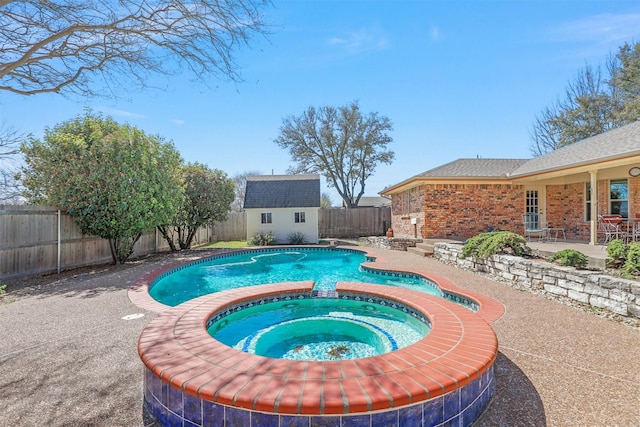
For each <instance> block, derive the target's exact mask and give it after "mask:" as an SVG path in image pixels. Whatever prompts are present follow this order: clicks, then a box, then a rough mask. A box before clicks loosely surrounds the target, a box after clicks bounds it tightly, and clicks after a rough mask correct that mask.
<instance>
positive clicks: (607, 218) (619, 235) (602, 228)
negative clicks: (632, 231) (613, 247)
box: [598, 215, 629, 246]
mask: <svg viewBox="0 0 640 427" xmlns="http://www.w3.org/2000/svg"><path fill="white" fill-rule="evenodd" d="M621 223H622V217H621V216H620V215H598V234H601V235H602V236H603V240H604V241H603V243H602V245H603V246H606V245H608V244H609V242H611V241H612V240H615V239H622V240H624V241H625V242H626V241H627V240H628V238H629V233H627V232H626V231H624V230H623V229H622V227H621Z"/></svg>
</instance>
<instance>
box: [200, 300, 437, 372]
mask: <svg viewBox="0 0 640 427" xmlns="http://www.w3.org/2000/svg"><path fill="white" fill-rule="evenodd" d="M207 330H208V332H209V334H210V335H211V336H213V337H214V338H215V339H217V340H218V341H220V342H223V343H225V344H227V345H228V346H230V347H234V348H237V349H238V350H242V351H245V352H248V353H253V354H257V355H260V356H265V357H273V358H280V359H290V360H316V361H321V360H343V359H358V358H362V357H371V356H376V355H379V354H383V353H387V352H390V351H395V350H397V349H399V348H402V347H406V346H408V345H411V344H413V343H414V342H416V341H418V340H420V339H422V338H423V337H424V336H425V335H426V334H427V333H428V332H429V326H428V325H427V324H426V323H424V322H422V321H420V320H418V319H416V318H415V317H413V316H411V315H410V314H408V313H405V312H403V311H401V310H399V309H397V308H392V307H389V306H388V305H384V306H383V305H381V304H376V303H370V302H365V301H354V300H341V299H334V298H312V299H303V300H295V299H294V300H290V301H279V302H272V303H267V304H258V305H255V306H253V307H250V308H244V309H243V310H240V311H237V312H234V313H231V314H229V315H227V316H225V317H223V318H222V319H220V320H217V321H215V322H213V323H212V324H210V325H209V326H208V328H207Z"/></svg>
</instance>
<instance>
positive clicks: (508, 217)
mask: <svg viewBox="0 0 640 427" xmlns="http://www.w3.org/2000/svg"><path fill="white" fill-rule="evenodd" d="M420 188H421V190H420V193H421V195H422V200H423V202H422V209H421V210H420V213H418V212H411V213H409V214H407V213H406V212H402V208H403V206H402V193H400V194H398V195H395V194H394V195H393V198H392V210H391V221H392V224H393V229H394V232H395V235H396V236H407V237H413V225H411V218H414V217H416V218H418V220H417V221H418V224H417V230H418V237H422V238H434V237H439V238H451V239H459V238H468V237H472V236H474V235H476V234H478V233H482V232H485V231H487V230H488V229H489V228H492V229H494V230H509V231H514V232H517V233H522V232H523V228H522V213H523V212H524V188H523V186H521V185H510V184H427V185H423V186H421V187H420ZM424 212H427V213H428V215H427V216H425V215H424Z"/></svg>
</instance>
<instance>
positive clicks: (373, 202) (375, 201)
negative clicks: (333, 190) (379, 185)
mask: <svg viewBox="0 0 640 427" xmlns="http://www.w3.org/2000/svg"><path fill="white" fill-rule="evenodd" d="M344 205H345V203H344V201H342V206H343V207H344ZM372 206H373V207H381V206H391V199H390V198H388V197H382V196H362V197H360V200H359V201H358V207H359V208H363V207H372Z"/></svg>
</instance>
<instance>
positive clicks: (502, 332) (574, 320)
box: [0, 247, 640, 426]
mask: <svg viewBox="0 0 640 427" xmlns="http://www.w3.org/2000/svg"><path fill="white" fill-rule="evenodd" d="M595 248H597V249H598V250H600V251H602V250H601V249H600V248H599V247H595ZM383 252H384V259H385V263H387V264H389V265H390V266H394V267H396V268H401V269H414V268H417V269H420V270H426V271H430V272H432V273H433V274H436V275H439V276H442V277H445V278H447V279H448V280H450V281H451V282H453V283H454V284H455V285H456V286H458V287H459V288H462V289H467V290H469V291H471V292H478V293H481V294H484V295H487V296H489V297H491V298H494V299H496V300H498V301H500V302H501V303H502V304H503V305H504V308H505V313H504V315H502V316H501V317H500V318H498V319H495V320H494V321H493V322H492V323H491V326H492V328H493V329H494V331H495V333H496V335H497V337H498V343H499V353H498V357H497V360H496V363H495V379H496V390H495V394H494V397H493V400H492V401H491V403H490V405H489V407H488V409H487V410H486V411H485V412H484V413H483V414H482V415H481V417H480V419H479V420H478V421H477V422H476V423H475V425H477V426H497V425H503V426H519V425H523V426H524V425H526V426H546V425H549V426H636V425H640V411H639V410H638V408H639V407H640V331H639V330H637V329H632V328H630V327H628V326H625V325H623V324H620V323H619V322H616V321H614V320H611V319H608V318H606V317H603V316H600V315H597V314H595V313H592V312H587V311H584V310H582V309H578V308H575V307H572V306H568V305H565V304H562V303H561V302H558V301H554V300H550V299H547V298H545V297H543V296H540V295H534V294H530V293H526V292H523V291H519V290H516V289H513V288H511V287H509V286H508V285H507V284H505V283H501V282H498V281H494V280H491V279H489V278H487V277H485V276H482V275H479V274H475V273H471V272H467V271H463V270H460V269H457V268H455V267H453V266H450V265H447V264H444V263H442V262H439V261H437V260H434V259H431V258H423V257H420V256H418V255H414V254H411V253H407V252H397V251H383ZM185 257H188V254H177V255H171V254H169V255H165V256H155V257H149V258H145V259H143V260H139V261H136V262H133V263H131V264H128V265H125V266H120V267H115V266H113V267H112V266H108V267H106V266H101V267H96V268H95V269H93V271H92V272H91V271H84V272H82V273H80V274H77V275H75V276H74V275H73V274H70V273H65V274H63V275H60V276H56V275H51V276H49V277H47V278H38V279H36V280H34V281H33V286H31V287H26V288H21V289H17V290H16V291H12V287H11V282H9V287H8V291H9V292H8V293H7V294H6V295H4V296H3V297H1V299H0V337H1V343H2V344H1V345H0V407H2V411H0V425H48V426H67V425H93V426H143V425H149V426H152V425H154V424H153V422H152V421H150V420H148V419H147V420H145V418H144V416H143V411H142V382H143V365H142V362H141V361H140V359H139V357H138V354H137V342H138V338H139V336H140V333H141V331H142V330H143V328H144V327H145V326H146V325H147V324H148V323H149V322H150V321H151V320H152V319H154V318H156V317H157V314H156V312H155V311H153V310H147V309H143V308H140V307H139V306H137V305H135V304H133V303H132V302H131V300H130V299H129V297H128V294H129V289H130V287H131V286H132V285H133V284H134V283H136V282H137V281H138V280H139V279H140V278H141V277H142V276H144V275H145V274H147V273H149V272H151V271H153V270H156V269H158V268H163V266H168V265H171V264H173V263H174V262H176V261H178V260H180V259H182V258H185ZM132 314H144V316H143V317H135V316H133V317H127V316H128V315H132ZM126 319H129V320H126Z"/></svg>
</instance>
